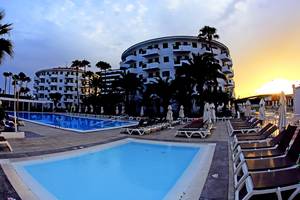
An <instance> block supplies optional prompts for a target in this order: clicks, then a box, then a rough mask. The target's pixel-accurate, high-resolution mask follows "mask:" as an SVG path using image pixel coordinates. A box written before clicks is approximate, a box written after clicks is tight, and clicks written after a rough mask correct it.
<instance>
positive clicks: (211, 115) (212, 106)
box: [209, 103, 217, 123]
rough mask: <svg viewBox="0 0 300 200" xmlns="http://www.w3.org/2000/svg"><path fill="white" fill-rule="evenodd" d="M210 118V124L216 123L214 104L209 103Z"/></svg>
mask: <svg viewBox="0 0 300 200" xmlns="http://www.w3.org/2000/svg"><path fill="white" fill-rule="evenodd" d="M209 107H210V117H211V120H212V122H213V123H215V122H216V119H217V118H216V109H215V108H216V107H215V104H214V103H211V104H210V106H209Z"/></svg>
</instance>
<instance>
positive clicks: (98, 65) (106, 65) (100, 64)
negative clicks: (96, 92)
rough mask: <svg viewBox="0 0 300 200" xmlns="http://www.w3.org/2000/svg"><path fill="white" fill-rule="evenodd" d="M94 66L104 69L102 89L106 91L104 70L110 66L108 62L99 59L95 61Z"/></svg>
mask: <svg viewBox="0 0 300 200" xmlns="http://www.w3.org/2000/svg"><path fill="white" fill-rule="evenodd" d="M96 67H97V68H99V69H100V70H101V71H104V74H105V76H104V91H105V92H107V90H106V88H107V85H106V71H107V70H108V69H110V68H111V66H110V64H109V63H107V62H104V61H99V62H97V63H96Z"/></svg>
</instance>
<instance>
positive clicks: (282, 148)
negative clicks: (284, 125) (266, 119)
mask: <svg viewBox="0 0 300 200" xmlns="http://www.w3.org/2000/svg"><path fill="white" fill-rule="evenodd" d="M289 127H290V129H292V130H293V129H294V130H295V131H287V132H286V134H285V136H284V137H282V139H281V140H280V142H279V144H278V146H277V148H275V149H267V150H260V149H257V150H252V151H242V150H241V149H240V147H238V153H237V154H233V155H232V159H233V162H234V166H238V165H239V163H240V162H243V161H244V160H245V159H261V158H268V157H279V156H285V155H286V154H287V151H288V149H289V147H290V146H291V143H292V142H293V141H292V138H293V136H296V134H298V131H299V130H298V129H296V128H295V126H289ZM291 141H292V142H291Z"/></svg>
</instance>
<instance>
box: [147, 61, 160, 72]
mask: <svg viewBox="0 0 300 200" xmlns="http://www.w3.org/2000/svg"><path fill="white" fill-rule="evenodd" d="M151 69H153V70H154V69H159V62H152V63H147V64H146V68H144V70H151Z"/></svg>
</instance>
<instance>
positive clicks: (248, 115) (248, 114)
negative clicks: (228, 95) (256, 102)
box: [245, 100, 251, 117]
mask: <svg viewBox="0 0 300 200" xmlns="http://www.w3.org/2000/svg"><path fill="white" fill-rule="evenodd" d="M250 115H251V103H250V101H249V100H247V101H246V109H245V117H250Z"/></svg>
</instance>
